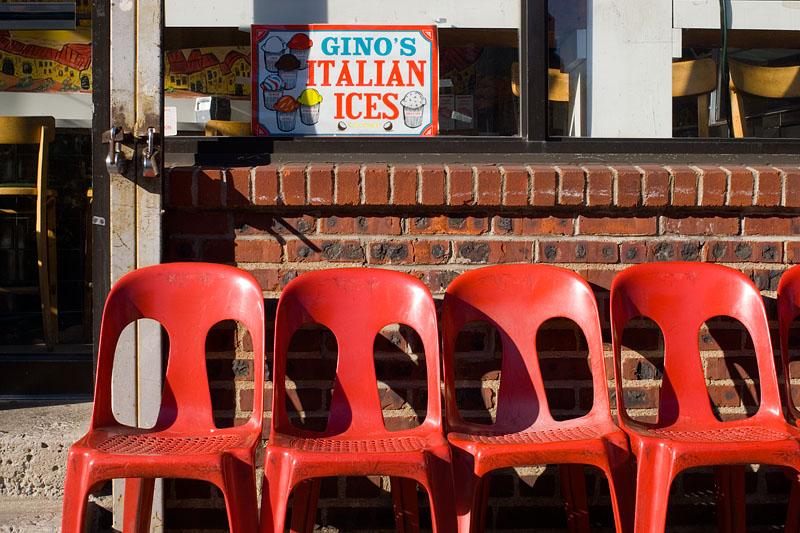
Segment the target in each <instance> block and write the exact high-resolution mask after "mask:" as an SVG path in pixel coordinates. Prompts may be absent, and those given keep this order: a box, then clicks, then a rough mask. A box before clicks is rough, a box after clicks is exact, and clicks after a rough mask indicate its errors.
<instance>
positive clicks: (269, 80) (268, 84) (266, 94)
mask: <svg viewBox="0 0 800 533" xmlns="http://www.w3.org/2000/svg"><path fill="white" fill-rule="evenodd" d="M261 95H262V97H263V98H264V107H266V108H267V109H275V102H277V101H278V98H280V97H281V96H283V80H282V79H281V77H280V76H278V75H277V74H269V75H268V76H267V77H266V78H264V81H262V82H261Z"/></svg>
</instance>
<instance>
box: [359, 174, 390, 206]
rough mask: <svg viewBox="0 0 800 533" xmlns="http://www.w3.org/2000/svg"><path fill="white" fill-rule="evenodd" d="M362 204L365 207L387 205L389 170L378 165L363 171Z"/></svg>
mask: <svg viewBox="0 0 800 533" xmlns="http://www.w3.org/2000/svg"><path fill="white" fill-rule="evenodd" d="M364 202H365V203H366V204H367V205H388V204H389V168H388V167H384V166H379V165H371V166H367V168H366V169H365V170H364Z"/></svg>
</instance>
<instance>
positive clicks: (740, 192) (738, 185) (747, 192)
mask: <svg viewBox="0 0 800 533" xmlns="http://www.w3.org/2000/svg"><path fill="white" fill-rule="evenodd" d="M728 171H729V172H730V186H729V188H728V205H730V206H736V207H743V206H747V205H753V192H754V191H753V185H754V183H755V181H754V180H753V171H752V170H750V169H749V168H745V167H728Z"/></svg>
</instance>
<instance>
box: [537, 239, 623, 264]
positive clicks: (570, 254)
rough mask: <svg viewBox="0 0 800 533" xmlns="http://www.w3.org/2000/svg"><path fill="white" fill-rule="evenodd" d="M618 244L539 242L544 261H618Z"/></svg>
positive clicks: (541, 259) (540, 258) (540, 254)
mask: <svg viewBox="0 0 800 533" xmlns="http://www.w3.org/2000/svg"><path fill="white" fill-rule="evenodd" d="M618 260H619V250H618V246H617V245H616V244H615V243H613V242H601V241H572V240H570V241H553V242H540V243H539V261H540V262H542V263H616V262H617V261H618Z"/></svg>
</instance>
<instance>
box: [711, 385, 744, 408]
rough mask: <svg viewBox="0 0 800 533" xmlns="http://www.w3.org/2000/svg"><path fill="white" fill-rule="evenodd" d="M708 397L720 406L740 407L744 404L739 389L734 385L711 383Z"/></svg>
mask: <svg viewBox="0 0 800 533" xmlns="http://www.w3.org/2000/svg"><path fill="white" fill-rule="evenodd" d="M708 399H709V400H710V401H711V403H712V404H713V405H716V406H718V407H739V406H740V405H741V404H742V397H741V395H740V393H739V389H738V387H734V386H733V385H709V386H708Z"/></svg>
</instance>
